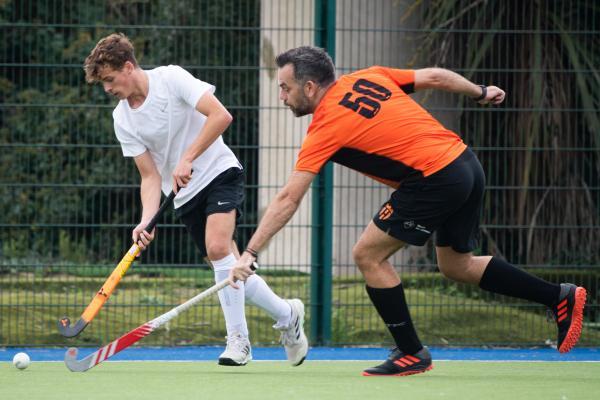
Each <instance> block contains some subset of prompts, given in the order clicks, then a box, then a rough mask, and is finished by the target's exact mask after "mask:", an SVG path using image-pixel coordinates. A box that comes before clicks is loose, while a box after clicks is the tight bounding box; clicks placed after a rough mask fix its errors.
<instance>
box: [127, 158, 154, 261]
mask: <svg viewBox="0 0 600 400" xmlns="http://www.w3.org/2000/svg"><path fill="white" fill-rule="evenodd" d="M134 161H135V165H136V166H137V169H138V171H139V173H140V177H141V178H142V182H141V184H140V196H141V200H142V220H141V222H140V223H139V224H138V226H136V227H135V228H134V230H133V232H132V234H131V237H132V239H133V241H134V242H135V243H137V244H138V246H140V248H141V249H142V250H143V249H145V248H146V246H147V245H148V244H149V243H150V242H151V241H152V240H153V239H154V231H152V232H146V231H144V228H145V227H146V225H148V223H149V222H150V220H151V219H152V216H153V215H154V214H155V213H156V211H157V210H158V208H159V207H160V194H161V177H160V174H159V173H158V170H157V169H156V164H154V160H153V159H152V156H151V155H150V152H149V151H147V150H146V151H145V152H144V153H142V154H140V155H139V156H137V157H135V158H134Z"/></svg>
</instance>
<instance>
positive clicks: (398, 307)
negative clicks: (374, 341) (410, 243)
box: [352, 222, 433, 376]
mask: <svg viewBox="0 0 600 400" xmlns="http://www.w3.org/2000/svg"><path fill="white" fill-rule="evenodd" d="M404 246H405V243H404V242H402V241H401V240H398V239H395V238H393V237H391V236H389V235H387V234H386V233H385V232H383V231H382V230H381V229H379V228H378V227H377V226H376V225H375V224H374V223H373V222H370V223H369V225H368V226H367V228H366V229H365V231H364V232H363V234H362V235H361V237H360V239H359V240H358V242H357V243H356V245H355V246H354V249H353V252H352V253H353V256H354V261H355V262H356V264H357V265H358V268H359V269H360V271H361V272H362V274H363V276H364V277H365V281H366V282H367V293H368V294H369V297H370V298H371V301H372V302H373V305H374V306H375V308H376V309H377V311H378V312H379V315H380V316H381V318H382V319H383V321H384V322H385V324H386V326H387V328H388V330H389V331H390V333H391V334H392V337H393V338H394V341H395V342H396V346H397V348H396V349H394V350H393V351H392V352H391V354H390V356H389V357H388V359H387V360H386V361H384V362H383V363H382V364H380V365H377V366H375V367H372V368H368V369H366V370H365V371H364V372H363V375H365V376H372V375H384V376H402V375H413V374H419V373H422V372H425V371H428V370H430V369H431V368H433V365H432V362H431V354H429V350H428V349H427V348H426V347H423V345H422V344H421V341H420V340H419V338H418V336H417V333H416V331H415V328H414V326H413V323H412V319H411V317H410V312H409V310H408V305H407V304H406V298H405V296H404V289H403V288H402V284H401V282H400V277H399V276H398V274H397V273H396V270H395V269H394V267H393V266H392V264H391V263H390V262H389V260H388V259H389V258H390V256H391V255H392V254H394V253H395V252H396V251H398V250H399V249H400V248H402V247H404Z"/></svg>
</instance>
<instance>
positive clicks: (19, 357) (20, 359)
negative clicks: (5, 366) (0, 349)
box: [13, 353, 31, 369]
mask: <svg viewBox="0 0 600 400" xmlns="http://www.w3.org/2000/svg"><path fill="white" fill-rule="evenodd" d="M30 362H31V360H30V359H29V356H28V355H27V353H17V354H15V356H14V357H13V364H14V366H15V367H17V368H18V369H25V368H27V367H29V363H30Z"/></svg>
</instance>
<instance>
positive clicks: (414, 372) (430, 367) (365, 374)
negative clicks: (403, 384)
mask: <svg viewBox="0 0 600 400" xmlns="http://www.w3.org/2000/svg"><path fill="white" fill-rule="evenodd" d="M432 369H433V364H431V365H430V366H429V367H427V368H425V369H422V370H420V371H406V372H401V373H399V374H391V375H380V374H369V373H368V372H363V373H362V376H408V375H416V374H422V373H424V372H427V371H430V370H432Z"/></svg>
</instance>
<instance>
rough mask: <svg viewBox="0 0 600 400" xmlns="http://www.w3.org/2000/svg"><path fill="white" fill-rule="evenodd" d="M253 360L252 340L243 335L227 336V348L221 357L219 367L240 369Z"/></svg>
mask: <svg viewBox="0 0 600 400" xmlns="http://www.w3.org/2000/svg"><path fill="white" fill-rule="evenodd" d="M251 360H252V348H251V347H250V340H248V338H247V337H246V336H244V335H242V334H241V333H234V334H232V335H229V336H227V347H226V348H225V351H224V352H223V353H221V355H220V356H219V365H229V366H233V367H240V366H242V365H246V364H248V362H249V361H251Z"/></svg>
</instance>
